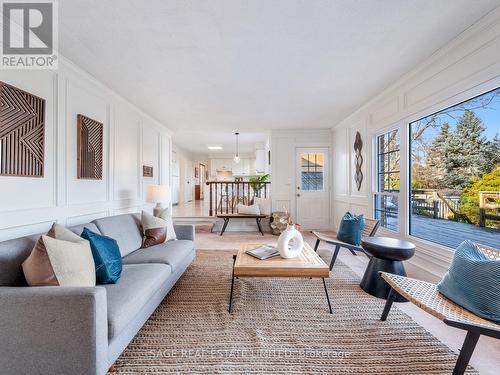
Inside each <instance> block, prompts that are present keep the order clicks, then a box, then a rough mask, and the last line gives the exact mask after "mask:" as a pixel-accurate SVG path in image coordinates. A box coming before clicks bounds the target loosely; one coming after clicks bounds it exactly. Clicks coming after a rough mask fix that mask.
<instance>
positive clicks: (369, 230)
mask: <svg viewBox="0 0 500 375" xmlns="http://www.w3.org/2000/svg"><path fill="white" fill-rule="evenodd" d="M379 226H380V221H379V220H376V219H365V226H364V228H363V237H373V236H375V234H376V233H377V230H378V228H379ZM311 233H312V234H313V235H314V236H316V244H315V245H314V251H318V247H319V244H320V242H321V241H323V242H326V243H327V244H330V245H334V246H335V250H334V251H333V256H332V259H331V260H330V271H331V270H332V268H333V265H334V264H335V261H336V260H337V256H338V255H339V251H340V249H341V248H345V249H348V250H349V251H350V252H351V253H352V254H353V255H357V254H356V252H357V251H359V252H362V253H363V254H365V255H368V254H366V253H365V251H364V250H363V248H362V247H361V246H356V245H351V244H349V243H345V242H343V241H340V240H338V239H337V233H336V232H317V231H311Z"/></svg>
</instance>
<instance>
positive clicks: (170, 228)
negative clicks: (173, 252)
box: [160, 208, 177, 241]
mask: <svg viewBox="0 0 500 375" xmlns="http://www.w3.org/2000/svg"><path fill="white" fill-rule="evenodd" d="M160 218H161V219H163V220H165V221H166V222H167V239H166V241H170V240H176V239H177V235H176V234H175V229H174V222H173V220H172V215H171V214H170V213H169V211H168V208H166V209H164V210H163V211H162V213H161V214H160Z"/></svg>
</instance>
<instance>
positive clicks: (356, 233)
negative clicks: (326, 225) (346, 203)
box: [337, 212, 365, 246]
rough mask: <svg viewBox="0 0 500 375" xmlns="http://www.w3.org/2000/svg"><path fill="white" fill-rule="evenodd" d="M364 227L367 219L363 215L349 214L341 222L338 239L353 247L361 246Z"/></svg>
mask: <svg viewBox="0 0 500 375" xmlns="http://www.w3.org/2000/svg"><path fill="white" fill-rule="evenodd" d="M364 227H365V218H364V216H363V215H359V216H356V215H353V214H351V213H350V212H347V213H346V214H345V215H344V217H343V218H342V221H341V222H340V228H339V233H338V234H337V239H338V240H340V241H342V242H345V243H349V244H351V245H356V246H359V244H361V236H362V234H363V229H364Z"/></svg>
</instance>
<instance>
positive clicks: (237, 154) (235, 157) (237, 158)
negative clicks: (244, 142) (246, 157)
mask: <svg viewBox="0 0 500 375" xmlns="http://www.w3.org/2000/svg"><path fill="white" fill-rule="evenodd" d="M234 135H235V136H236V155H234V159H233V160H234V162H235V163H236V164H238V163H239V162H240V155H239V153H238V135H240V133H234Z"/></svg>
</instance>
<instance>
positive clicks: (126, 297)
mask: <svg viewBox="0 0 500 375" xmlns="http://www.w3.org/2000/svg"><path fill="white" fill-rule="evenodd" d="M171 273H172V271H171V269H170V266H168V265H166V264H129V265H124V266H123V271H122V276H121V278H120V280H119V281H118V283H117V284H106V285H104V288H106V293H107V302H108V337H109V339H110V340H111V339H112V338H113V337H115V336H117V335H119V334H120V332H121V331H122V330H123V329H124V328H125V327H126V326H127V325H128V324H129V323H130V322H131V321H132V320H133V319H134V317H135V316H136V315H137V313H138V312H139V311H140V310H141V309H142V308H143V307H144V305H146V304H147V302H148V301H149V299H150V298H151V297H152V296H153V295H154V294H155V293H156V292H157V290H158V288H159V287H160V286H161V285H162V284H163V283H165V282H166V281H167V280H168V277H169V276H170V274H171Z"/></svg>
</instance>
